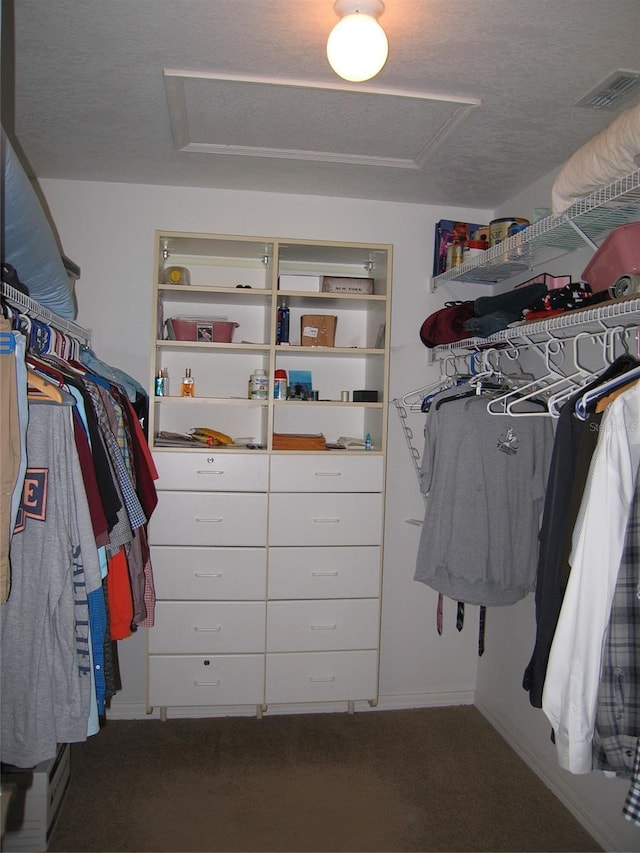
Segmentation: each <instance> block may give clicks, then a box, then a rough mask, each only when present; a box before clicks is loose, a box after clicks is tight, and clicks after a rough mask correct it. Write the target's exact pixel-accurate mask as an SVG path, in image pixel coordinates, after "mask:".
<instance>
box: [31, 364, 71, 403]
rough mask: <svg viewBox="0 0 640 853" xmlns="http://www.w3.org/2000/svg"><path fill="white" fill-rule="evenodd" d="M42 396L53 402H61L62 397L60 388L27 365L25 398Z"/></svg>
mask: <svg viewBox="0 0 640 853" xmlns="http://www.w3.org/2000/svg"><path fill="white" fill-rule="evenodd" d="M43 397H46V399H48V400H52V401H53V402H55V403H62V402H63V399H64V398H63V396H62V391H61V389H60V388H58V387H57V386H56V385H53V384H52V383H51V382H48V381H47V380H46V379H45V378H44V377H42V376H40V374H39V373H36V372H35V370H33V369H32V368H30V367H29V366H27V399H28V400H33V401H35V400H41V399H42V398H43Z"/></svg>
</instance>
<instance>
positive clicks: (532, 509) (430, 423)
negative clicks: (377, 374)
mask: <svg viewBox="0 0 640 853" xmlns="http://www.w3.org/2000/svg"><path fill="white" fill-rule="evenodd" d="M448 393H449V394H451V392H448ZM487 399H488V398H487V397H486V396H484V395H479V396H475V395H474V396H471V397H466V398H461V399H450V400H447V401H446V402H440V401H439V400H437V401H436V402H435V404H432V406H431V408H430V411H429V414H428V415H427V419H426V430H425V449H424V453H423V457H422V466H421V489H422V491H423V494H425V495H427V501H426V513H425V518H424V523H423V525H422V533H421V536H420V544H419V547H418V557H417V561H416V572H415V580H417V581H421V582H422V583H425V584H427V585H428V586H430V587H432V588H433V589H435V590H437V591H438V592H442V593H443V594H444V595H447V596H449V597H450V598H453V599H455V600H457V601H464V602H468V603H470V604H487V605H507V604H513V603H514V602H516V601H518V600H519V599H521V598H523V597H524V596H525V595H526V594H527V593H529V592H531V590H533V588H534V585H535V575H536V564H537V555H538V529H539V524H540V516H541V511H542V502H543V498H544V490H545V482H546V477H547V471H548V468H549V461H550V458H551V451H552V447H553V426H552V423H551V418H550V417H517V418H512V417H502V416H494V415H490V414H489V413H488V412H487ZM536 411H539V409H537V410H536Z"/></svg>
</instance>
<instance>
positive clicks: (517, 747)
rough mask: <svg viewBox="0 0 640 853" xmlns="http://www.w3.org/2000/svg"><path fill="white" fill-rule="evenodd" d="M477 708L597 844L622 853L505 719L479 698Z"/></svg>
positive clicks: (476, 703)
mask: <svg viewBox="0 0 640 853" xmlns="http://www.w3.org/2000/svg"><path fill="white" fill-rule="evenodd" d="M474 704H475V706H476V708H477V709H478V711H480V713H481V714H482V716H483V717H485V719H486V720H487V721H488V722H489V723H491V725H492V726H493V728H494V729H495V730H496V731H497V732H498V734H500V735H502V737H503V738H504V739H505V740H506V741H507V743H508V744H509V746H510V747H511V748H512V749H513V750H514V752H516V753H517V754H518V755H519V756H520V758H522V760H523V761H524V762H525V764H527V766H528V767H529V768H530V769H531V770H532V771H533V772H534V773H535V774H536V776H538V778H539V779H541V780H542V781H543V782H544V784H545V785H546V786H547V788H549V790H550V791H552V792H553V793H554V794H555V795H556V797H557V798H558V799H559V800H560V802H561V803H562V804H563V805H565V806H566V807H567V808H568V809H569V811H570V812H571V814H572V815H573V816H574V817H575V819H576V820H577V821H578V822H579V823H580V824H581V825H582V826H583V827H584V829H585V830H586V831H587V832H588V833H589V834H590V835H591V836H592V837H593V838H594V840H595V841H597V843H598V844H599V845H600V846H601V847H602V849H603V850H618V849H620V848H619V844H618V842H617V841H616V839H615V838H613V837H611V835H610V834H609V833H607V832H605V831H603V827H602V825H601V824H599V823H595V822H594V821H593V819H592V816H591V814H590V813H589V812H588V811H586V810H585V809H584V807H583V805H582V804H581V803H580V801H579V800H578V799H577V798H576V796H575V793H574V792H573V791H572V790H571V788H570V787H569V786H568V785H566V784H564V783H563V781H562V779H561V778H560V777H559V776H557V775H555V774H553V773H550V772H549V768H548V766H547V765H546V764H544V763H543V762H542V761H540V759H539V757H538V756H537V755H536V754H535V753H534V752H532V751H531V750H530V749H528V748H527V747H526V746H523V744H522V741H521V740H520V738H519V737H518V735H517V733H516V732H515V731H514V729H512V728H511V727H510V726H509V725H508V724H507V723H506V722H505V720H504V719H502V718H501V717H499V716H497V715H496V714H495V713H494V712H493V710H492V709H490V708H489V707H488V706H487V705H485V704H484V703H483V702H482V700H479V699H478V697H476V700H475V703H474Z"/></svg>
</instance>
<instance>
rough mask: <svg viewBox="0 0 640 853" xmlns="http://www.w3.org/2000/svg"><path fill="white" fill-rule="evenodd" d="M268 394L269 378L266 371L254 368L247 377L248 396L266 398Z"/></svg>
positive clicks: (255, 398)
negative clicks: (248, 377)
mask: <svg viewBox="0 0 640 853" xmlns="http://www.w3.org/2000/svg"><path fill="white" fill-rule="evenodd" d="M268 396H269V379H268V378H267V374H266V371H264V370H254V371H253V373H252V375H251V378H250V379H249V397H250V398H251V399H252V400H266V399H267V397H268Z"/></svg>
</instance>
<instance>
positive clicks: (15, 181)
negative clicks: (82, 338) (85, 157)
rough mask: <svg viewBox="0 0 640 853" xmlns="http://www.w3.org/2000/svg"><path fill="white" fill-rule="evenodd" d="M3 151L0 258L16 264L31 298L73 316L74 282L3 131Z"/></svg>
mask: <svg viewBox="0 0 640 853" xmlns="http://www.w3.org/2000/svg"><path fill="white" fill-rule="evenodd" d="M2 152H3V160H4V162H3V176H4V212H3V228H2V244H3V252H4V258H3V260H4V261H5V262H6V263H8V264H11V266H12V267H14V268H15V270H16V272H17V274H18V276H19V277H20V281H22V282H23V283H24V284H25V285H26V286H27V288H28V289H29V296H30V297H31V298H32V299H35V300H36V302H39V303H40V304H41V305H43V306H44V307H45V308H48V309H49V310H50V311H53V312H54V313H56V314H58V315H59V316H60V317H64V319H65V320H75V317H76V306H75V300H74V296H73V284H72V282H71V280H70V278H69V276H68V275H67V271H66V269H65V266H64V263H63V261H62V258H61V256H60V249H59V247H58V243H57V241H56V238H55V235H54V233H53V230H52V228H51V225H50V224H49V221H48V219H47V217H46V215H45V212H44V208H43V206H42V204H41V202H40V199H39V198H38V196H37V193H36V191H35V189H34V188H33V185H32V184H31V181H30V180H29V178H28V177H27V175H26V173H25V171H24V169H23V168H22V165H21V163H20V161H19V160H18V157H17V155H16V153H15V151H14V150H13V148H12V146H11V143H10V142H9V140H8V139H7V137H6V134H5V133H4V131H3V132H2Z"/></svg>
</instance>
